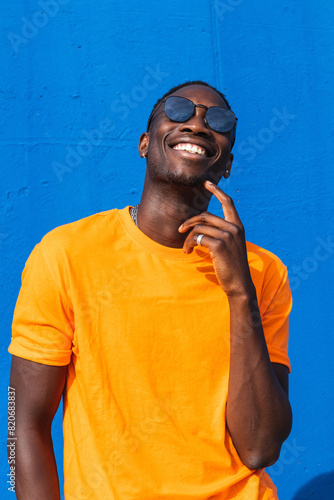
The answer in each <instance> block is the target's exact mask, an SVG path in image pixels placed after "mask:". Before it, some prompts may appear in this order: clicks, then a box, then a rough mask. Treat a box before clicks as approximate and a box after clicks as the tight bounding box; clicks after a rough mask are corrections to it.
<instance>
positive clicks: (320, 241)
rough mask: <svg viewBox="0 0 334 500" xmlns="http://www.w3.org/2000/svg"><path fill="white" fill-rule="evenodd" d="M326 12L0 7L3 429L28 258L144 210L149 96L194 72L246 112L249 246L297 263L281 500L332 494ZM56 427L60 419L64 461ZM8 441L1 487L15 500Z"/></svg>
mask: <svg viewBox="0 0 334 500" xmlns="http://www.w3.org/2000/svg"><path fill="white" fill-rule="evenodd" d="M333 14H334V3H333V2H332V1H331V0H323V1H322V2H321V3H319V2H316V1H314V0H313V1H310V0H309V1H301V0H300V1H298V0H290V1H287V0H283V1H281V2H276V1H274V0H266V1H265V2H264V1H262V0H261V1H260V0H258V1H253V2H249V1H246V0H221V1H219V2H214V1H213V0H211V1H210V0H202V1H198V0H197V1H196V0H195V1H194V0H192V1H190V0H185V1H183V2H177V1H176V0H169V1H168V2H158V1H153V0H149V1H146V2H145V1H143V2H137V1H135V0H127V1H126V2H124V1H121V0H108V1H106V0H105V1H103V0H102V1H101V2H90V1H87V0H45V1H44V2H43V0H41V1H37V0H36V1H35V0H30V1H28V0H17V1H16V2H2V3H1V7H0V23H1V34H2V36H1V47H0V60H1V84H0V102H1V108H0V109H1V118H0V124H1V134H0V148H1V169H0V176H1V194H0V197H1V198H0V210H1V226H0V249H1V250H0V251H1V276H2V278H3V279H2V285H1V290H0V293H1V318H2V328H1V353H2V356H1V363H2V366H1V372H2V373H3V376H2V378H1V389H2V393H1V395H2V410H3V412H2V416H1V428H2V429H4V428H5V426H6V415H5V414H6V405H7V385H8V377H7V373H8V368H9V364H10V356H9V355H8V353H7V347H8V343H9V340H10V327H11V320H12V313H13V309H14V305H15V300H16V297H17V294H18V291H19V287H20V277H21V272H22V269H23V267H24V263H25V261H26V259H27V257H28V255H29V253H30V251H31V250H32V248H33V247H34V245H35V244H36V243H37V242H38V241H39V240H40V239H41V237H42V236H43V235H44V234H45V233H46V232H47V231H49V230H50V229H52V228H54V227H55V226H58V225H60V224H64V223H67V222H70V221H74V220H76V219H79V218H81V217H85V216H87V215H89V214H92V213H94V212H98V211H102V210H107V209H109V208H112V207H119V208H122V207H124V206H125V205H127V204H135V203H137V202H138V201H139V200H140V193H141V189H142V186H143V179H144V169H145V163H144V161H143V160H141V159H140V158H139V157H138V154H137V142H138V138H139V135H140V133H141V132H142V131H144V129H145V125H146V120H147V117H148V114H149V113H150V111H151V107H152V105H153V104H154V103H155V101H156V100H157V98H158V97H160V96H161V94H162V93H164V92H165V91H166V90H168V89H169V88H170V87H171V86H173V85H175V84H178V83H180V82H182V81H184V80H188V79H203V80H206V81H208V82H209V83H211V84H213V85H216V86H217V87H218V88H220V89H222V90H223V91H225V92H226V94H227V96H228V99H229V100H230V103H231V105H232V108H233V109H234V111H235V112H236V114H237V116H238V118H239V123H238V136H237V142H236V146H235V151H234V152H235V167H234V174H233V175H232V177H231V178H230V179H229V180H228V181H227V182H226V183H225V184H223V185H222V186H223V188H225V189H226V190H227V192H228V194H230V195H231V196H233V198H234V200H235V202H236V205H237V207H238V210H239V213H240V216H241V218H242V220H243V223H244V225H245V227H246V231H247V234H246V236H247V239H248V240H250V241H253V242H255V243H257V244H259V245H261V246H264V247H265V248H269V249H270V250H272V251H273V252H274V253H276V254H277V255H278V256H279V257H280V258H281V259H282V260H283V262H284V263H285V264H286V265H287V266H288V269H289V272H290V281H291V287H292V291H293V297H294V307H293V311H292V314H291V334H290V335H291V336H290V357H291V360H292V374H291V377H290V378H291V401H292V405H293V410H294V426H293V431H292V433H291V436H290V437H289V439H288V441H287V443H286V444H285V445H284V446H283V450H282V455H281V458H280V460H279V462H278V463H277V464H276V465H274V466H273V467H272V468H271V475H272V477H273V479H274V481H275V482H276V484H277V486H278V491H279V494H280V499H283V500H284V499H286V500H292V499H294V500H297V499H298V500H301V499H303V500H305V499H307V498H308V497H309V496H310V497H311V494H312V493H314V495H313V496H312V498H313V499H316V498H327V495H329V496H330V494H331V492H332V487H331V486H330V484H332V485H333V459H334V452H333V450H334V446H333V445H334V443H333V437H334V434H333V432H332V427H330V426H329V419H331V420H332V413H333V403H334V401H333V377H332V370H331V368H332V353H333V348H334V341H333V337H334V335H333V299H334V297H333V286H331V285H333V263H334V246H333V242H334V231H333V194H332V192H333V187H334V183H333V180H334V173H333V172H334V169H333V160H332V158H333V123H334V122H333V119H332V115H333V105H332V101H333V94H332V92H331V90H332V87H333V83H332V81H331V77H332V75H333V72H334V68H333V65H334V63H333V61H334V58H333V41H334V39H333V38H334V36H333ZM275 117H276V119H275ZM232 172H233V170H232ZM211 211H213V212H215V213H217V214H219V213H220V210H219V205H218V204H217V203H214V202H212V204H211ZM60 425H61V422H60V414H59V413H58V416H57V421H56V423H55V428H54V434H55V443H56V452H57V458H58V460H59V463H60V461H61V458H62V457H61V454H62V441H61V427H60ZM5 438H6V436H5V432H2V433H1V444H2V447H1V468H0V471H1V478H2V479H1V484H0V490H1V493H0V496H1V498H13V494H12V493H9V492H7V491H6V490H7V485H6V480H7V479H8V478H7V477H6V474H7V472H8V468H7V464H6V456H5ZM60 472H61V466H60ZM308 483H310V484H308ZM329 496H328V498H329Z"/></svg>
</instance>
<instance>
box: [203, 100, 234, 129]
mask: <svg viewBox="0 0 334 500" xmlns="http://www.w3.org/2000/svg"><path fill="white" fill-rule="evenodd" d="M206 120H207V122H208V125H209V127H210V128H212V130H215V131H216V132H229V131H230V130H232V128H233V126H234V123H235V116H234V114H233V113H232V111H230V110H228V109H225V108H219V107H217V106H213V107H211V108H209V109H208V111H207V113H206Z"/></svg>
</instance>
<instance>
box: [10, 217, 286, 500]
mask: <svg viewBox="0 0 334 500" xmlns="http://www.w3.org/2000/svg"><path fill="white" fill-rule="evenodd" d="M247 249H248V258H249V265H250V269H251V274H252V278H253V281H254V284H255V287H256V290H257V295H258V301H259V307H260V312H261V317H262V323H263V328H264V333H265V337H266V341H267V345H268V350H269V355H270V358H271V361H273V362H276V363H282V364H284V365H286V366H288V367H289V370H290V363H289V359H288V355H287V349H288V315H289V312H290V309H291V294H290V288H289V284H288V278H287V271H286V268H285V266H284V265H283V264H282V262H281V261H280V260H279V259H278V258H277V257H276V256H274V255H273V254H272V253H270V252H268V251H266V250H263V249H262V248H259V247H258V246H256V245H254V244H252V243H247ZM9 352H10V353H12V354H14V355H15V356H19V357H22V358H26V359H29V360H32V361H35V362H37V363H43V364H47V365H56V366H61V365H68V375H67V383H66V390H65V393H64V420H63V427H64V443H65V449H64V474H65V498H66V500H78V499H89V500H95V499H96V500H101V499H103V500H156V499H159V500H178V499H179V500H181V499H182V500H206V499H209V498H210V499H215V500H227V499H232V498H233V499H247V500H255V499H256V500H260V499H261V500H269V499H276V498H277V495H276V488H275V486H274V485H273V483H272V482H271V480H270V478H269V476H268V475H267V474H266V473H265V472H264V471H263V470H260V471H252V470H249V469H248V468H247V467H245V466H244V465H243V464H242V462H241V460H240V458H239V456H238V454H237V452H236V449H235V448H234V446H233V443H232V440H231V437H230V435H229V433H228V431H227V429H226V423H225V408H226V400H227V397H228V394H227V389H228V376H229V355H230V341H229V307H228V301H227V298H226V295H225V294H224V292H223V291H222V289H221V287H220V286H219V285H218V282H217V279H216V277H215V274H214V270H213V266H212V262H211V258H210V254H209V252H208V251H207V249H206V248H205V247H196V248H195V249H194V251H193V253H191V254H189V255H186V254H184V253H183V251H182V249H179V248H178V249H175V248H170V247H165V246H163V245H160V244H159V243H156V242H155V241H153V240H151V239H150V238H148V237H147V236H146V235H145V234H144V233H143V232H142V231H140V229H138V228H137V226H136V225H135V224H134V223H133V221H132V219H131V217H130V214H129V207H125V208H123V209H122V210H118V209H113V210H109V211H106V212H102V213H99V214H96V215H93V216H90V217H87V218H85V219H82V220H79V221H77V222H73V223H71V224H67V225H64V226H61V227H58V228H56V229H54V230H53V231H51V232H50V233H48V234H47V235H46V236H44V238H43V239H42V241H41V242H40V243H39V244H37V245H36V247H35V248H34V250H33V252H32V253H31V255H30V257H29V259H28V261H27V263H26V266H25V269H24V271H23V275H22V287H21V291H20V294H19V297H18V301H17V305H16V309H15V313H14V320H13V336H12V342H11V344H10V347H9Z"/></svg>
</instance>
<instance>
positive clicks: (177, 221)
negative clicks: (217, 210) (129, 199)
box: [137, 178, 211, 248]
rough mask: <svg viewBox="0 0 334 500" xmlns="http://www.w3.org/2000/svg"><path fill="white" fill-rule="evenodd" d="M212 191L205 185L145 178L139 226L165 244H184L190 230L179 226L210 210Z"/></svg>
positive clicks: (168, 245)
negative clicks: (150, 180)
mask: <svg viewBox="0 0 334 500" xmlns="http://www.w3.org/2000/svg"><path fill="white" fill-rule="evenodd" d="M210 198H211V194H210V193H208V191H207V190H206V189H205V187H204V186H203V185H199V186H197V187H189V186H180V185H177V184H166V183H158V184H155V183H151V182H148V180H147V178H146V179H145V184H144V189H143V194H142V197H141V201H140V205H139V210H138V219H137V220H138V227H139V229H140V230H141V231H143V233H144V234H146V236H148V237H149V238H151V239H152V240H154V241H156V242H157V243H160V244H161V245H164V246H167V247H173V248H182V246H183V243H184V240H185V239H186V237H187V235H188V232H187V233H179V232H178V227H179V226H180V225H181V224H183V222H185V221H186V220H187V219H189V218H190V217H193V216H194V215H197V214H199V213H201V212H204V211H205V210H207V208H208V205H209V201H210Z"/></svg>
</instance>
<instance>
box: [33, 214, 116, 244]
mask: <svg viewBox="0 0 334 500" xmlns="http://www.w3.org/2000/svg"><path fill="white" fill-rule="evenodd" d="M116 214H117V209H116V208H114V209H111V210H106V211H104V212H99V213H96V214H93V215H90V216H88V217H84V218H82V219H79V220H76V221H74V222H70V223H68V224H63V225H61V226H58V227H55V228H54V229H52V230H51V231H49V232H48V233H46V234H45V235H44V236H43V238H42V240H41V242H40V243H39V245H40V247H41V248H42V249H43V251H45V252H54V251H55V250H60V249H63V250H68V249H75V248H84V247H86V246H87V245H88V246H89V247H91V246H92V245H94V244H97V243H98V241H97V238H98V239H101V238H102V237H103V235H105V233H106V231H105V230H106V228H108V227H111V226H112V225H113V224H114V223H115V222H116V219H117V215H116Z"/></svg>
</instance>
